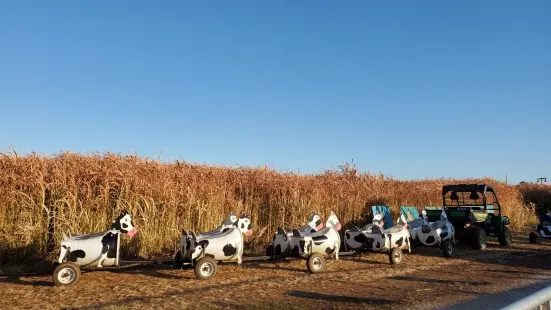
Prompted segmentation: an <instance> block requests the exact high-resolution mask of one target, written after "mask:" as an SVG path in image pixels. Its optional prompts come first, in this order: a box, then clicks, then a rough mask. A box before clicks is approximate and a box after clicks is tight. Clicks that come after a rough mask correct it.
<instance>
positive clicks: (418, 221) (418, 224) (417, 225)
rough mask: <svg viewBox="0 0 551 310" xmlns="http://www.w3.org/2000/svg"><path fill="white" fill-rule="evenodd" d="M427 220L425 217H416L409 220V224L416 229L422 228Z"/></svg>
mask: <svg viewBox="0 0 551 310" xmlns="http://www.w3.org/2000/svg"><path fill="white" fill-rule="evenodd" d="M424 223H426V221H425V220H424V219H414V220H413V221H411V222H409V223H408V225H409V226H410V227H411V228H413V229H415V228H420V227H421V226H422V225H423V224H424Z"/></svg>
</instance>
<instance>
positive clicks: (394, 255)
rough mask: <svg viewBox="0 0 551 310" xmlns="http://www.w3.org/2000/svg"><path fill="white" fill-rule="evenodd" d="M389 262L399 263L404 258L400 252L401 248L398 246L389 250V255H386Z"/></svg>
mask: <svg viewBox="0 0 551 310" xmlns="http://www.w3.org/2000/svg"><path fill="white" fill-rule="evenodd" d="M388 258H389V260H390V263H391V264H392V265H399V264H401V263H402V261H403V260H404V254H403V253H402V250H401V249H400V248H394V249H392V251H390V255H389V256H388Z"/></svg>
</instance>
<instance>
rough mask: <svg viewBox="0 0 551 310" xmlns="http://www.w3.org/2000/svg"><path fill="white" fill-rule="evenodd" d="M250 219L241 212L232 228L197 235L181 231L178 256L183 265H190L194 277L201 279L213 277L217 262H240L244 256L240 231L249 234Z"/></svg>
mask: <svg viewBox="0 0 551 310" xmlns="http://www.w3.org/2000/svg"><path fill="white" fill-rule="evenodd" d="M252 233H253V231H252V229H251V220H250V218H249V217H248V216H247V215H246V214H244V213H243V214H242V215H241V216H240V218H239V219H238V220H237V221H235V222H234V223H233V225H232V227H227V228H224V229H223V230H222V231H221V232H217V233H209V234H198V235H195V234H194V233H188V232H186V231H185V230H183V231H182V238H181V240H180V255H181V260H182V262H183V265H191V267H193V268H194V271H195V276H196V277H197V279H200V280H207V279H211V278H212V277H214V275H215V274H216V270H217V265H216V262H219V261H225V262H235V261H237V263H238V264H241V262H242V257H243V246H244V242H243V234H244V235H247V236H251V235H252Z"/></svg>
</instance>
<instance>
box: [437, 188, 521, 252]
mask: <svg viewBox="0 0 551 310" xmlns="http://www.w3.org/2000/svg"><path fill="white" fill-rule="evenodd" d="M442 198H443V200H444V210H445V211H446V215H447V216H448V220H449V221H450V222H451V223H452V225H453V226H454V228H455V232H456V239H458V240H459V242H461V243H462V242H465V243H467V244H469V245H470V246H471V247H472V248H473V249H475V250H483V249H485V248H486V237H487V236H495V237H497V239H498V240H499V244H500V245H502V246H509V245H510V244H511V230H510V229H509V227H507V225H508V224H509V218H508V217H507V216H503V215H502V214H501V205H500V204H499V201H498V199H497V196H496V193H495V190H494V188H493V187H491V186H489V185H486V184H458V185H446V186H444V187H443V188H442Z"/></svg>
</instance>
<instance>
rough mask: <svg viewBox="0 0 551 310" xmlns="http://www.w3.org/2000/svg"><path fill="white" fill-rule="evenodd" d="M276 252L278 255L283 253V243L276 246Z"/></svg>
mask: <svg viewBox="0 0 551 310" xmlns="http://www.w3.org/2000/svg"><path fill="white" fill-rule="evenodd" d="M275 254H276V255H279V254H281V245H279V244H278V245H276V247H275Z"/></svg>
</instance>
